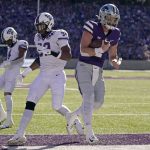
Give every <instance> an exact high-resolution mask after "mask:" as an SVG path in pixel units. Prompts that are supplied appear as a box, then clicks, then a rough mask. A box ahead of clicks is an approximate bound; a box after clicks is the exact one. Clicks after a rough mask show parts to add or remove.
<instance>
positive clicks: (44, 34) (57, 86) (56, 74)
mask: <svg viewBox="0 0 150 150" xmlns="http://www.w3.org/2000/svg"><path fill="white" fill-rule="evenodd" d="M53 26H54V19H53V16H52V15H51V14H49V13H46V12H44V13H41V14H39V15H38V16H37V17H36V19H35V27H36V30H37V34H36V35H35V38H34V42H35V45H36V47H37V51H38V53H39V57H38V58H37V59H36V60H35V61H34V62H33V63H32V65H31V66H30V67H29V68H27V69H25V70H24V72H23V73H22V74H21V78H22V77H25V76H26V75H27V74H28V73H29V72H31V71H32V70H35V69H36V68H39V67H40V73H39V75H38V76H37V77H36V79H35V80H34V81H33V83H32V84H31V86H30V90H29V93H28V96H27V102H26V107H25V111H24V114H23V117H22V119H21V122H20V125H19V128H18V130H17V133H16V135H14V137H13V138H12V139H10V140H9V141H8V145H22V144H24V143H25V142H26V137H25V136H24V133H25V129H26V127H27V125H28V123H29V122H30V120H31V118H32V115H33V111H34V108H35V106H36V104H37V102H38V101H39V99H40V98H41V97H42V96H43V95H44V94H45V92H46V91H47V90H49V89H51V93H52V107H53V109H54V110H56V111H57V112H58V113H60V114H61V115H63V116H65V117H66V120H67V122H69V123H68V124H70V122H72V124H71V125H70V126H67V130H68V133H70V130H71V128H72V126H73V125H75V128H76V129H77V132H78V133H79V134H83V129H82V125H81V123H80V121H79V120H78V118H71V116H68V115H67V114H70V113H68V112H70V110H69V109H68V108H67V107H66V106H64V105H63V98H64V91H65V84H66V75H65V72H64V66H65V65H66V62H67V61H68V60H69V59H71V49H70V45H69V43H68V40H69V37H68V33H67V32H66V31H65V30H62V29H59V30H52V27H53Z"/></svg>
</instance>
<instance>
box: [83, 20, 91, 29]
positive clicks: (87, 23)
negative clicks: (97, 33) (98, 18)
mask: <svg viewBox="0 0 150 150" xmlns="http://www.w3.org/2000/svg"><path fill="white" fill-rule="evenodd" d="M85 25H87V26H88V27H89V28H90V29H93V24H92V23H91V22H89V21H88V22H86V23H85Z"/></svg>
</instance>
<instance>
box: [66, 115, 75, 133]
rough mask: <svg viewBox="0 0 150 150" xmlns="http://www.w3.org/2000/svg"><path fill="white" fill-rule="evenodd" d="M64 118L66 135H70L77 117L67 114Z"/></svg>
mask: <svg viewBox="0 0 150 150" xmlns="http://www.w3.org/2000/svg"><path fill="white" fill-rule="evenodd" d="M66 118H67V127H66V129H67V132H68V134H69V135H71V134H72V132H73V126H74V122H75V120H76V119H77V116H76V115H74V114H71V113H67V115H66Z"/></svg>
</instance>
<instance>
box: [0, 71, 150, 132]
mask: <svg viewBox="0 0 150 150" xmlns="http://www.w3.org/2000/svg"><path fill="white" fill-rule="evenodd" d="M37 73H38V71H35V72H32V73H31V74H30V75H28V77H27V78H26V79H25V80H24V82H25V83H31V82H32V80H33V79H34V78H35V77H36V75H37ZM66 73H67V75H72V74H74V70H66ZM104 77H115V78H117V77H150V72H144V71H131V72H125V71H107V70H104ZM105 85H106V96H105V102H104V104H103V107H102V108H101V109H99V110H98V111H96V112H94V116H93V128H94V131H95V133H96V134H106V133H107V134H115V133H150V80H149V79H138V78H137V79H132V80H131V79H126V80H124V79H117V80H112V79H106V80H105ZM66 87H67V89H66V92H65V98H64V104H65V105H66V106H68V107H69V108H70V109H71V110H72V111H73V110H75V109H76V108H78V107H79V106H80V104H81V102H82V99H81V96H80V93H79V91H78V90H77V88H78V86H77V82H76V80H75V79H74V78H68V80H67V86H66ZM27 93H28V89H15V91H14V93H13V100H14V112H13V113H14V115H13V117H14V121H15V126H13V127H12V128H10V129H5V130H0V134H14V133H15V132H16V129H17V127H18V125H19V121H20V118H21V115H22V113H23V110H24V107H25V101H26V96H27ZM0 98H1V99H2V102H3V104H4V106H5V102H4V96H3V93H2V92H1V93H0ZM65 126H66V121H65V119H64V117H62V116H61V115H59V114H58V113H57V112H55V111H53V110H52V107H51V94H50V91H48V92H47V93H46V94H45V95H44V97H43V98H42V99H41V100H40V102H39V103H38V104H37V106H36V110H35V113H34V116H33V118H32V121H31V122H30V124H29V126H28V128H27V131H26V134H67V132H66V128H65Z"/></svg>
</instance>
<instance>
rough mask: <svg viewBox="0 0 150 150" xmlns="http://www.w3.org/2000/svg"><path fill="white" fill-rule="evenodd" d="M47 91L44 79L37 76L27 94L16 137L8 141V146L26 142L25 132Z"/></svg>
mask: <svg viewBox="0 0 150 150" xmlns="http://www.w3.org/2000/svg"><path fill="white" fill-rule="evenodd" d="M47 90H48V84H47V82H46V81H45V79H44V78H42V77H41V76H38V77H37V78H36V79H35V80H34V81H33V83H32V84H31V86H30V89H29V93H28V96H27V102H26V106H25V110H24V113H23V116H22V118H21V121H20V124H19V128H18V130H17V133H16V135H14V137H13V138H11V139H10V140H9V141H8V145H22V144H24V143H25V142H26V138H25V136H24V134H25V130H26V128H27V126H28V124H29V122H30V120H31V118H32V116H33V112H34V109H35V106H36V104H37V102H38V101H39V99H40V98H41V97H42V96H43V95H44V94H45V92H46V91H47Z"/></svg>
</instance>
